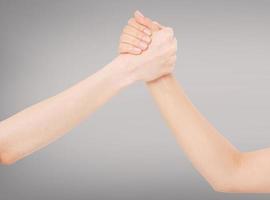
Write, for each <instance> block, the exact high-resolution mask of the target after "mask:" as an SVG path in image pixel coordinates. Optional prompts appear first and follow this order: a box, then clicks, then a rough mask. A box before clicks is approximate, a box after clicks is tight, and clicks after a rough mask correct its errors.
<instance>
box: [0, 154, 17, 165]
mask: <svg viewBox="0 0 270 200" xmlns="http://www.w3.org/2000/svg"><path fill="white" fill-rule="evenodd" d="M15 162H16V159H15V158H14V156H13V155H12V154H11V153H9V152H0V164H2V165H12V164H14V163H15Z"/></svg>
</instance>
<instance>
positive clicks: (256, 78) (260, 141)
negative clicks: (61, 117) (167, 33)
mask: <svg viewBox="0 0 270 200" xmlns="http://www.w3.org/2000/svg"><path fill="white" fill-rule="evenodd" d="M136 9H140V10H141V11H142V12H143V13H144V14H145V15H147V16H150V17H151V18H153V19H156V20H158V21H160V22H161V23H163V24H166V25H169V26H172V27H173V28H174V29H175V35H176V37H177V39H178V41H179V47H180V48H179V49H180V51H179V53H178V62H177V69H176V72H175V74H176V76H177V78H178V79H179V80H180V82H181V83H182V84H183V86H184V88H185V90H186V91H187V93H188V95H189V96H190V98H191V99H192V101H193V102H194V104H195V105H196V106H197V107H198V108H199V109H200V110H201V111H202V112H203V114H205V115H206V116H207V118H208V119H209V120H210V121H211V122H212V123H213V124H214V125H215V126H216V127H217V128H218V129H219V130H220V131H221V132H222V133H223V134H224V135H225V136H226V137H227V138H229V139H230V140H231V141H232V142H233V144H235V145H236V146H237V147H239V148H240V149H241V150H254V149H256V148H262V147H267V146H270V123H269V115H270V103H269V102H270V92H269V89H270V78H269V77H270V67H269V66H270V59H269V56H270V37H269V35H270V25H269V22H270V13H269V10H270V2H269V1H259V0H258V1H245V0H242V1H239V0H231V1H225V0H224V1H218V0H213V1H191V0H186V1H180V0H178V1H176V0H175V1H164V0H163V1H162V0H160V1H127V0H125V1H124V0H123V1H102V0H98V1H81V0H74V1H71V0H70V1H68V0H65V1H64V0H63V1H57V0H56V1H53V0H51V1H49V0H46V1H41V0H32V1H30V0H17V1H15V0H0V92H1V93H0V94H1V95H0V97H1V98H0V120H3V119H5V118H7V117H8V116H10V115H12V114H14V113H16V112H18V111H20V110H21V109H23V108H25V107H26V106H29V105H31V104H33V103H36V102H38V101H40V100H42V99H44V98H47V97H49V96H51V95H54V94H56V93H58V92H60V91H62V90H63V89H65V88H67V87H69V86H71V85H72V84H74V83H76V82H77V81H79V80H81V79H83V78H85V77H87V76H88V75H90V74H91V73H93V72H95V71H96V70H98V69H100V68H101V67H102V66H103V65H105V64H106V63H108V62H109V61H110V60H111V59H113V57H114V56H116V55H117V45H118V41H119V35H120V32H121V29H122V28H123V26H124V25H125V24H126V22H127V20H128V18H129V17H130V16H131V14H132V13H133V12H134V11H135V10H136ZM0 199H1V200H30V199H33V200H47V199H55V200H69V199H70V200H73V199H78V200H82V199H93V200H103V199H115V200H135V199H136V200H138V199H147V200H149V199H155V200H164V199H168V200H178V199H208V200H212V199H213V200H216V199H219V200H222V199H234V200H240V199H245V200H247V199H256V200H259V199H269V196H268V195H241V194H222V193H216V192H213V190H212V189H211V188H210V186H209V185H208V184H207V182H206V181H204V180H203V178H202V177H201V176H200V175H199V174H198V173H197V172H196V171H195V170H194V168H193V167H192V166H191V164H190V162H189V161H188V160H187V158H186V157H185V155H184V154H183V152H182V151H181V150H180V149H179V147H178V146H177V144H176V142H175V140H174V138H173V136H172V134H171V133H170V131H169V129H168V128H167V127H166V125H165V124H164V122H163V120H162V118H161V116H160V114H159V112H158V110H157V109H156V107H155V105H154V104H153V101H152V99H151V97H150V95H149V94H148V91H147V89H146V88H145V86H144V84H143V83H139V84H136V85H134V86H131V87H130V88H128V89H127V90H125V91H123V92H122V93H121V94H120V95H119V96H117V97H115V98H113V99H112V101H110V102H109V103H108V104H106V106H105V107H103V108H102V109H100V110H99V111H98V112H97V113H95V114H94V115H93V116H91V117H90V118H89V119H88V120H87V121H86V122H84V123H83V124H81V125H80V126H78V127H77V128H76V129H74V130H73V131H71V133H69V134H68V135H66V136H65V137H64V138H62V139H60V140H58V141H57V142H55V143H53V144H51V145H49V146H48V147H47V148H45V149H43V150H41V151H39V152H37V153H35V154H33V155H31V156H29V157H28V158H26V159H24V160H22V161H19V162H17V163H16V164H15V165H12V166H8V167H7V166H1V167H0Z"/></svg>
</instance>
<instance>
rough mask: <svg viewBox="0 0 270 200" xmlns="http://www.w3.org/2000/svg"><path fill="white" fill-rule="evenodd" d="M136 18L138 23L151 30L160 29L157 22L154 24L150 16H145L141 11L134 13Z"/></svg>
mask: <svg viewBox="0 0 270 200" xmlns="http://www.w3.org/2000/svg"><path fill="white" fill-rule="evenodd" d="M134 18H135V20H136V22H137V23H139V24H141V25H143V26H145V27H147V28H149V29H150V30H151V31H158V30H160V28H159V26H158V25H157V24H154V23H153V21H152V20H151V19H150V18H147V17H144V16H143V15H142V14H141V12H140V11H136V12H135V13H134Z"/></svg>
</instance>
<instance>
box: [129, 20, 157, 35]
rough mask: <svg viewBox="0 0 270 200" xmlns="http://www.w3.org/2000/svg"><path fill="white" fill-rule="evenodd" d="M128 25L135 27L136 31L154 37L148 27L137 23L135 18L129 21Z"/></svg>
mask: <svg viewBox="0 0 270 200" xmlns="http://www.w3.org/2000/svg"><path fill="white" fill-rule="evenodd" d="M128 24H129V25H130V26H132V27H134V28H135V29H137V30H139V31H141V32H144V33H146V34H147V35H149V36H150V35H152V31H151V30H150V29H149V28H148V27H146V26H144V25H142V24H140V23H138V22H136V20H135V19H134V18H131V19H129V20H128Z"/></svg>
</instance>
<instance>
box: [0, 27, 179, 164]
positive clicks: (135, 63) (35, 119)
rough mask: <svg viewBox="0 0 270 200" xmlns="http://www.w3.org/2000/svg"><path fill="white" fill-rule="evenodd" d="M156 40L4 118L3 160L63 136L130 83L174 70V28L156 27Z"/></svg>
mask: <svg viewBox="0 0 270 200" xmlns="http://www.w3.org/2000/svg"><path fill="white" fill-rule="evenodd" d="M145 30H146V31H145V35H146V36H148V37H149V36H150V35H151V34H152V33H151V32H150V30H149V29H145ZM151 40H152V43H151V45H149V43H150V40H149V41H145V42H146V43H147V48H148V51H147V52H146V53H144V54H141V55H138V56H135V55H119V56H117V57H116V58H115V59H113V61H112V62H111V63H109V64H108V65H106V66H105V67H103V68H102V69H101V70H99V71H98V72H96V73H95V74H93V75H91V76H89V77H88V78H86V79H85V80H83V81H81V82H79V83H77V84H76V85H74V86H72V87H71V88H69V89H67V90H65V91H63V92H61V93H60V94H57V95H55V96H53V97H51V98H48V99H46V100H44V101H42V102H40V103H37V104H35V105H33V106H30V107H28V108H26V109H25V110H23V111H21V112H19V113H17V114H15V115H13V116H11V117H9V118H8V119H6V120H3V121H1V122H0V162H1V163H2V164H7V165H8V164H12V163H14V162H16V161H17V160H19V159H21V158H23V157H25V156H27V155H29V154H31V153H32V152H34V151H36V150H38V149H40V148H42V147H44V146H46V145H47V144H49V143H50V142H52V141H54V140H56V139H57V138H59V137H61V136H63V135H64V134H66V133H67V132H68V131H70V130H71V129H72V128H73V127H75V126H76V125H78V124H79V123H80V122H82V121H83V120H84V119H85V118H86V117H88V116H89V115H91V114H92V113H93V112H94V111H95V110H97V109H98V108H99V107H100V106H102V105H103V104H104V103H106V102H107V101H108V100H109V99H110V98H111V97H113V96H114V95H116V94H117V93H118V92H119V91H120V90H122V89H124V88H126V87H127V86H128V85H130V84H132V83H135V82H137V81H140V80H143V81H151V80H154V79H156V78H158V77H160V76H163V75H165V74H168V73H170V72H171V71H172V69H173V68H172V67H171V65H173V64H174V62H175V51H176V48H175V46H176V45H175V41H174V40H173V37H172V34H171V31H170V30H165V29H164V30H161V31H158V32H155V33H153V34H152V39H151Z"/></svg>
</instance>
